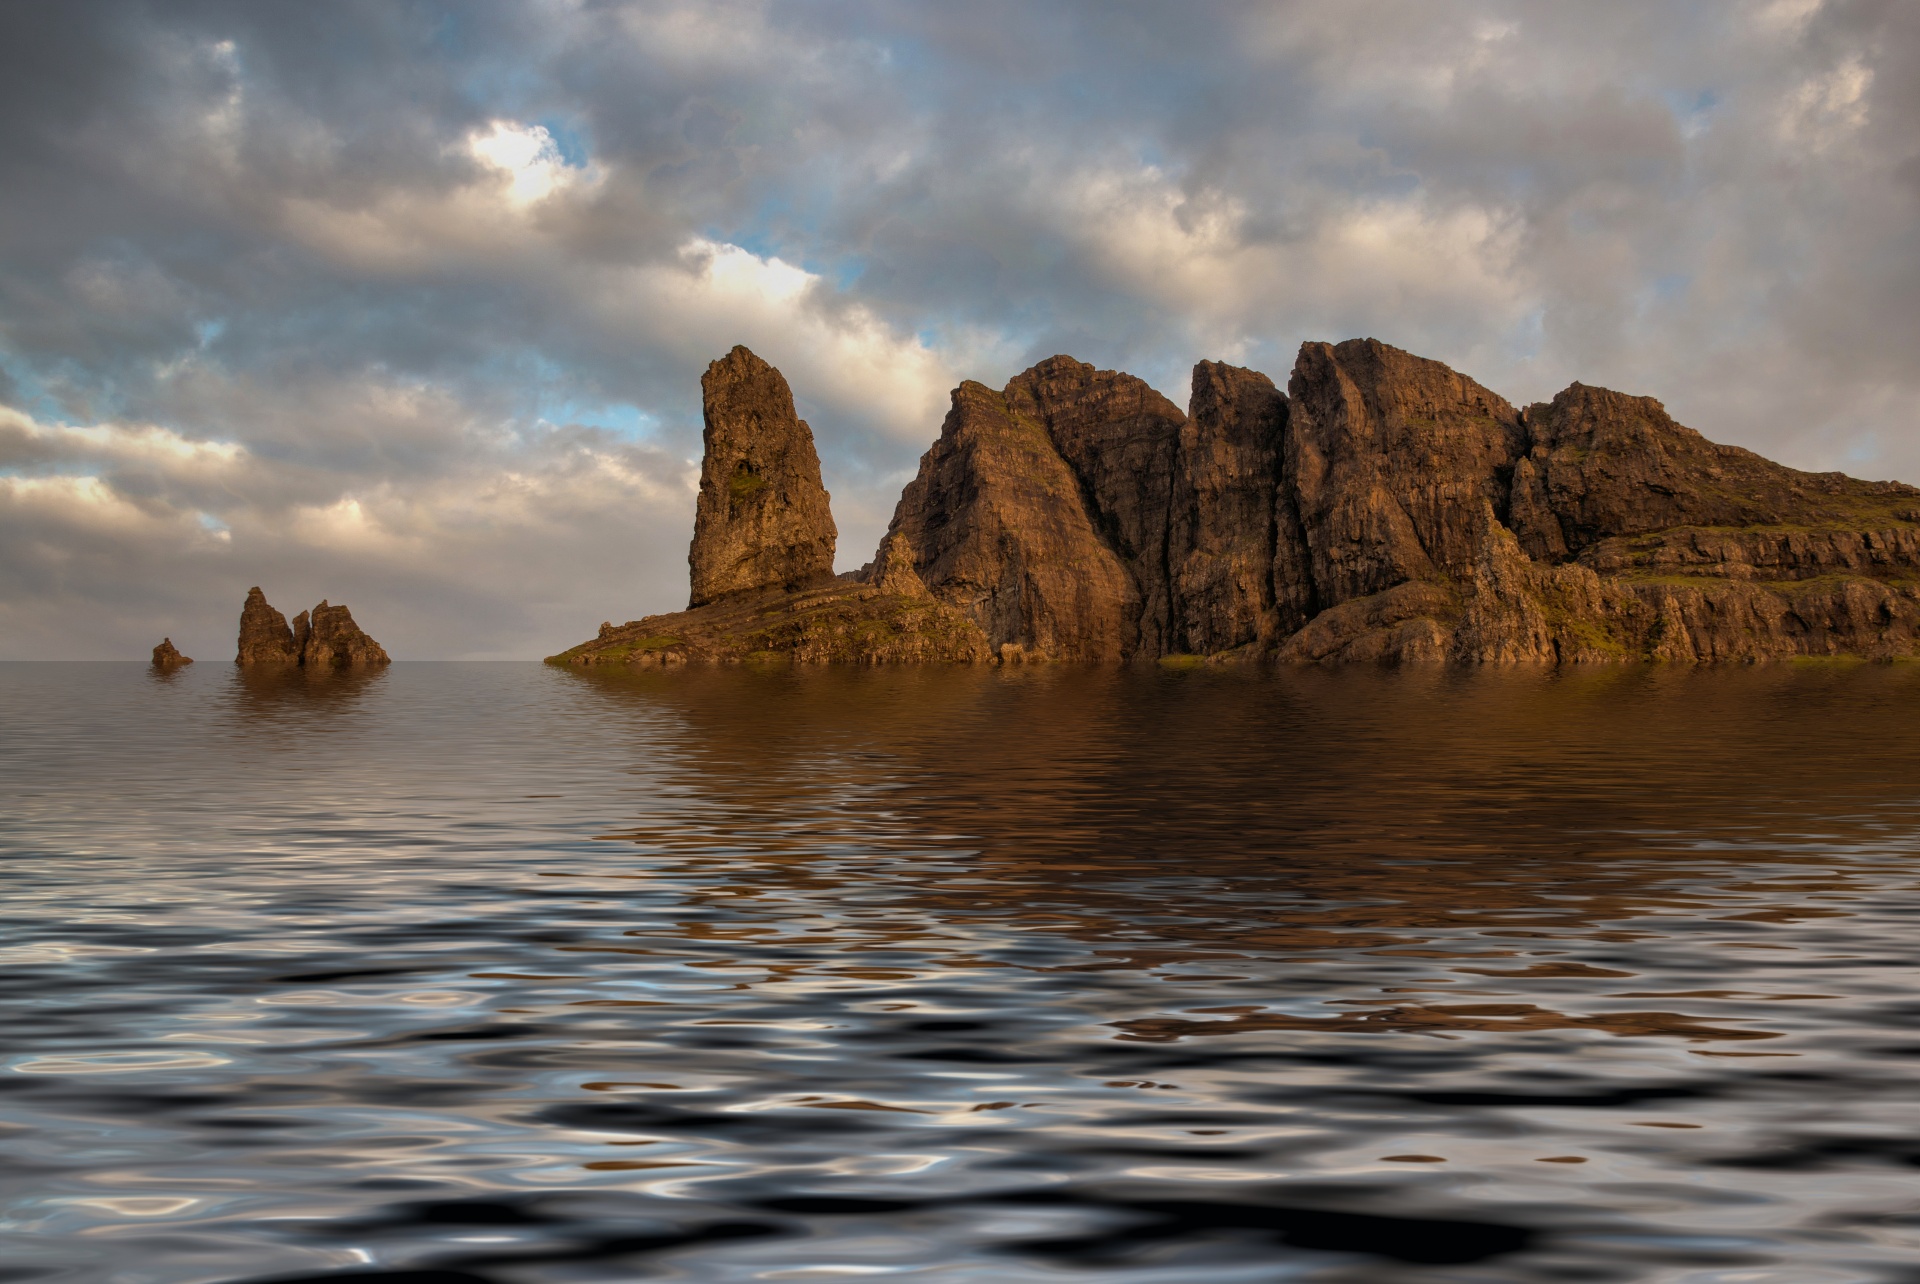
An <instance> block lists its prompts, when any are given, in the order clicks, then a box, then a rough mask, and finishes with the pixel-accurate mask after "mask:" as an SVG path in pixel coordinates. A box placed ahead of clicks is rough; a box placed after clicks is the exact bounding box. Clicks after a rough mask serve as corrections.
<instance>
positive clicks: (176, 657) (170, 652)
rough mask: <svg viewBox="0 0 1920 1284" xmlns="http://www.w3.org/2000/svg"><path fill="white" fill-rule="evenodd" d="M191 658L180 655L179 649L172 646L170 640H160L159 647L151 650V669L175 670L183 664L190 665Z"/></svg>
mask: <svg viewBox="0 0 1920 1284" xmlns="http://www.w3.org/2000/svg"><path fill="white" fill-rule="evenodd" d="M192 663H193V657H192V656H190V655H181V654H180V648H178V647H176V646H175V645H174V644H173V639H172V638H161V639H160V645H159V646H157V647H155V648H153V667H154V668H156V669H177V668H179V667H180V666H181V665H183V664H192Z"/></svg>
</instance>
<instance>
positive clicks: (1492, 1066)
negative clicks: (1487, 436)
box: [0, 664, 1920, 1284]
mask: <svg viewBox="0 0 1920 1284" xmlns="http://www.w3.org/2000/svg"><path fill="white" fill-rule="evenodd" d="M194 667H195V668H196V669H201V668H210V667H211V666H198V665H197V666H194ZM22 668H23V666H0V716H5V717H9V718H11V719H13V725H16V726H20V727H22V728H23V729H25V731H26V732H27V733H28V735H30V736H31V737H33V738H34V739H35V740H36V741H38V742H40V743H43V744H44V743H52V744H59V743H70V744H73V745H76V746H79V745H84V746H86V747H87V749H88V754H87V756H86V758H85V763H86V770H87V771H88V772H90V773H91V776H90V777H83V776H82V775H81V774H80V771H79V763H80V761H81V759H79V758H78V757H62V756H61V755H60V754H57V753H56V754H52V755H48V754H45V753H29V752H27V751H25V750H24V749H22V747H21V745H22V742H21V741H13V742H11V743H10V744H0V769H4V770H5V771H6V772H7V775H6V777H5V778H6V779H8V780H9V781H11V782H12V783H11V785H10V786H9V788H11V789H13V790H14V791H15V797H14V799H13V801H15V802H17V803H19V804H21V805H20V806H18V807H17V808H9V809H8V814H10V815H12V816H14V817H15V819H14V820H11V821H9V822H7V823H6V825H5V827H4V829H0V845H3V848H0V849H3V850H4V853H5V855H6V862H7V863H6V865H5V866H4V869H5V875H6V879H7V881H6V883H5V885H4V886H5V898H4V900H3V901H0V914H4V926H5V929H6V935H5V937H4V938H3V939H4V941H5V953H6V958H5V960H4V961H5V962H6V963H7V964H8V970H6V971H4V972H0V1021H4V1022H5V1023H6V1025H5V1028H6V1029H8V1031H9V1038H8V1042H7V1046H6V1048H5V1055H6V1058H7V1061H6V1065H7V1071H8V1072H7V1073H6V1074H4V1075H0V1128H3V1127H11V1128H12V1129H13V1130H14V1131H13V1132H12V1133H11V1134H9V1136H10V1145H9V1150H8V1152H7V1154H8V1157H7V1158H6V1159H5V1160H3V1161H0V1197H4V1200H5V1207H6V1209H7V1210H8V1213H7V1216H8V1217H9V1218H10V1220H9V1221H7V1222H5V1223H4V1224H0V1251H3V1252H5V1253H6V1255H7V1256H8V1257H9V1259H10V1260H15V1261H19V1262H22V1263H26V1265H25V1266H22V1267H20V1268H18V1269H21V1270H25V1271H37V1272H39V1273H40V1276H41V1277H44V1278H109V1277H115V1276H120V1277H125V1278H129V1279H131V1278H134V1275H136V1274H137V1275H138V1277H139V1278H140V1279H142V1280H153V1281H158V1282H164V1284H171V1282H172V1281H187V1280H235V1279H241V1278H249V1279H251V1278H261V1277H264V1276H268V1275H274V1274H282V1275H285V1274H289V1273H298V1272H309V1273H315V1272H322V1273H323V1272H327V1271H335V1270H346V1269H353V1270H357V1271H362V1272H364V1271H366V1270H369V1269H374V1268H379V1269H384V1270H392V1271H404V1270H413V1271H428V1270H431V1271H437V1272H444V1273H447V1274H443V1275H441V1276H439V1278H447V1279H454V1278H467V1279H487V1280H501V1281H532V1280H539V1281H545V1280H556V1281H557V1280H563V1279H565V1280H576V1279H609V1280H611V1279H628V1278H632V1277H634V1276H635V1275H637V1274H642V1273H661V1274H666V1275H668V1276H669V1277H672V1276H676V1275H677V1276H679V1277H681V1278H690V1279H701V1280H735V1279H739V1280H747V1279H756V1280H757V1279H784V1278H845V1277H848V1276H851V1275H855V1274H870V1273H878V1274H894V1275H903V1276H907V1277H911V1278H916V1279H920V1278H924V1279H938V1280H969V1281H970V1280H988V1279H991V1280H996V1281H998V1280H1034V1281H1039V1280H1055V1279H1059V1278H1063V1277H1065V1276H1066V1275H1072V1274H1081V1273H1085V1272H1088V1271H1092V1272H1096V1273H1097V1276H1098V1278H1101V1279H1108V1278H1112V1279H1118V1280H1123V1281H1125V1280H1141V1281H1147V1280H1152V1281H1160V1280H1170V1279H1173V1278H1175V1277H1176V1276H1178V1277H1180V1278H1183V1279H1192V1278H1205V1279H1209V1280H1223V1281H1224V1280H1243V1279H1244V1280H1252V1279H1260V1280H1267V1279H1276V1278H1288V1279H1313V1280H1337V1281H1346V1280H1354V1281H1358V1280H1368V1281H1378V1280H1388V1281H1391V1280H1402V1279H1404V1280H1416V1279H1417V1280H1422V1281H1425V1280H1433V1279H1460V1280H1467V1279H1473V1280H1493V1279H1513V1280H1521V1279H1525V1280H1534V1279H1542V1278H1560V1277H1563V1276H1564V1277H1566V1278H1579V1279H1650V1280H1651V1279H1659V1280H1708V1279H1714V1280H1723V1279H1730V1278H1745V1279H1756V1280H1765V1279H1780V1280H1786V1279H1793V1280H1802V1279H1835V1280H1841V1279H1857V1280H1869V1279H1895V1278H1902V1276H1901V1275H1900V1274H1899V1273H1900V1272H1901V1271H1903V1270H1905V1269H1907V1268H1906V1265H1905V1263H1906V1262H1907V1261H1908V1260H1909V1259H1910V1257H1911V1255H1912V1253H1913V1250H1914V1248H1915V1247H1916V1244H1915V1238H1916V1237H1915V1226H1914V1222H1913V1220H1912V1219H1911V1215H1910V1212H1909V1210H1910V1209H1911V1207H1912V1193H1911V1178H1910V1172H1911V1166H1912V1165H1913V1164H1915V1163H1916V1162H1920V1147H1916V1145H1915V1144H1914V1143H1913V1142H1912V1140H1911V1138H1912V1137H1913V1136H1914V1135H1915V1134H1914V1129H1913V1127H1912V1125H1913V1123H1914V1113H1915V1110H1914V1108H1915V1105H1916V1100H1917V1099H1920V1092H1916V1090H1915V1089H1914V1088H1913V1087H1912V1086H1911V1083H1910V1078H1911V1076H1910V1071H1909V1066H1908V1063H1909V1060H1910V1058H1911V1056H1912V1055H1913V1052H1914V1047H1913V1046H1912V1045H1911V1040H1910V1037H1909V1036H1908V1035H1906V1034H1905V1033H1903V1032H1904V1031H1905V1030H1907V1029H1909V1028H1910V1026H1911V1018H1912V1011H1913V1008H1912V1003H1911V1000H1910V998H1909V997H1908V977H1909V976H1910V974H1911V973H1910V968H1911V966H1912V964H1913V962H1914V958H1915V954H1916V946H1915V944H1914V934H1913V931H1912V926H1913V914H1914V906H1915V904H1916V897H1915V889H1914V885H1913V876H1912V875H1913V867H1912V858H1913V850H1914V834H1915V806H1916V793H1920V788H1917V787H1916V783H1915V782H1916V781H1920V774H1916V771H1915V768H1916V767H1920V723H1917V722H1916V720H1915V719H1914V718H1913V716H1912V714H1913V711H1914V710H1915V708H1916V706H1917V703H1920V702H1917V701H1916V697H1920V682H1917V679H1920V674H1916V673H1914V672H1913V671H1911V670H1908V669H1904V668H1878V667H1874V668H1844V669H1842V668H1813V669H1798V668H1785V667H1781V668H1755V669H1743V670H1715V671H1705V672H1688V671H1679V670H1664V669H1656V668H1638V669H1625V670H1609V671H1599V672H1594V673H1580V672H1577V671H1574V672H1561V673H1541V672H1535V671H1530V670H1529V671H1519V672H1511V673H1502V672H1497V671H1495V672H1483V673H1472V672H1461V671H1401V672H1381V671H1373V670H1368V671H1363V672H1362V671H1355V672H1325V673H1323V672H1317V671H1315V672H1293V671H1283V672H1277V673H1265V672H1257V671H1246V670H1226V671H1212V670H1202V671H1181V672H1163V671H1158V670H1145V671H1125V670H1114V669H1107V670H1098V669H1046V668H1039V669H1026V670H984V669H982V670H955V669H935V670H925V671H917V670H899V671H879V672H872V671H853V670H826V671H812V672H809V671H798V672H795V671H788V670H779V671H754V670H730V671H718V672H704V673H703V672H697V671H696V672H681V673H667V674H662V673H652V674H635V675H628V674H617V673H616V674H607V673H601V672H596V671H558V670H547V669H539V668H535V667H533V666H510V665H503V666H425V665H404V664H403V665H397V666H394V667H393V668H392V669H391V670H386V671H383V672H381V673H379V674H373V675H367V677H368V678H369V679H371V680H370V681H362V682H359V683H347V684H343V685H324V686H313V685H307V684H303V683H301V682H296V681H289V680H286V676H287V675H280V676H279V680H276V681H273V682H265V681H260V682H256V681H252V680H249V679H248V678H246V677H245V676H243V675H236V674H234V673H233V672H231V671H228V672H225V673H213V672H207V673H201V674H195V673H193V671H192V670H187V671H184V674H185V676H184V678H183V680H182V681H180V682H177V683H174V684H170V685H168V686H166V687H164V688H161V687H158V686H155V685H153V684H144V685H143V684H140V683H134V682H131V681H129V682H122V683H120V684H119V685H117V686H116V685H115V684H114V683H113V682H107V683H101V682H99V681H97V680H95V681H92V682H91V684H88V683H82V682H79V681H75V682H72V683H67V684H64V685H63V682H62V680H61V679H59V678H58V677H57V676H54V675H49V674H47V673H44V672H38V671H36V672H32V673H25V672H22V671H21V670H22ZM36 668H37V667H36ZM129 676H130V675H129ZM294 676H296V677H297V676H299V675H297V674H296V675H294ZM328 676H330V677H338V676H343V675H328ZM316 733H323V734H316ZM62 736H64V737H65V740H64V741H63V740H62V739H61V737H62ZM160 744H164V745H167V746H168V751H167V753H166V755H165V756H164V758H160V757H157V756H156V755H155V754H154V753H152V752H151V750H152V747H153V746H155V745H160ZM263 751H264V752H263ZM103 778H104V779H111V780H112V781H113V782H114V788H113V789H112V790H110V791H107V793H106V794H105V795H104V796H103V795H102V792H101V791H100V790H98V789H97V788H93V787H91V785H90V781H91V782H93V783H97V782H98V781H99V780H101V779H103ZM1812 1173H1818V1174H1822V1176H1821V1177H1820V1178H1819V1180H1818V1181H1810V1180H1809V1178H1808V1174H1812ZM129 1272H133V1273H132V1274H129ZM34 1277H35V1276H34V1275H32V1274H28V1275H25V1276H23V1278H34Z"/></svg>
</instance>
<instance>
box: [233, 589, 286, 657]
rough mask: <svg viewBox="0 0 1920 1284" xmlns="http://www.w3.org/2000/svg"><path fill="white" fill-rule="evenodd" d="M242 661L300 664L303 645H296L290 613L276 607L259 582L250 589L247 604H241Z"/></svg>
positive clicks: (240, 654)
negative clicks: (268, 599)
mask: <svg viewBox="0 0 1920 1284" xmlns="http://www.w3.org/2000/svg"><path fill="white" fill-rule="evenodd" d="M234 660H235V661H236V662H237V663H240V664H298V663H300V648H299V647H297V646H295V645H294V641H293V630H292V629H290V628H288V627H287V617H286V616H284V615H282V614H280V612H278V611H276V610H274V609H273V607H272V605H271V604H269V603H268V601H267V595H266V594H265V593H262V592H261V591H260V587H259V585H255V586H254V587H252V588H250V589H248V590H247V602H246V605H245V606H243V607H241V608H240V653H239V654H238V655H236V656H234Z"/></svg>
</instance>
